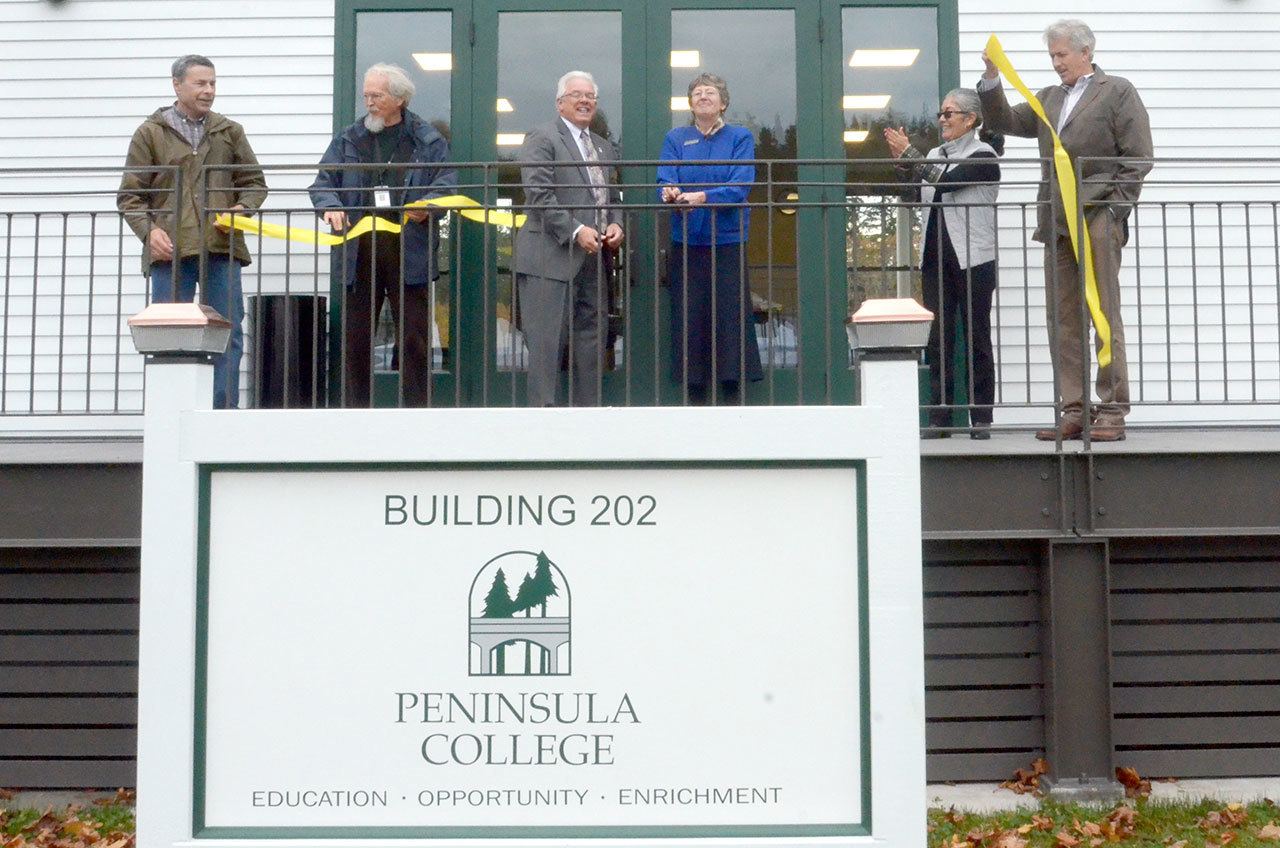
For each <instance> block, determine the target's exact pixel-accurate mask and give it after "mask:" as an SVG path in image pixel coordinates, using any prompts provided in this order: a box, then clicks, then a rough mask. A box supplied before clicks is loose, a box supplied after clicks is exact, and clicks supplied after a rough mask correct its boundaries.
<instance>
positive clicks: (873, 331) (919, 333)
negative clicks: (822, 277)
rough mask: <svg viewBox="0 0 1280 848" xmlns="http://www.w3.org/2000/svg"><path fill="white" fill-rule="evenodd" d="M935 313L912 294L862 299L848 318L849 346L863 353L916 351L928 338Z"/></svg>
mask: <svg viewBox="0 0 1280 848" xmlns="http://www.w3.org/2000/svg"><path fill="white" fill-rule="evenodd" d="M932 322H933V313H932V312H930V311H929V310H927V309H925V308H924V307H923V306H921V305H920V304H918V303H916V302H915V301H914V300H912V299H911V298H909V297H897V298H876V299H873V300H867V301H865V302H863V304H862V306H860V307H859V308H858V311H857V312H855V313H853V315H852V316H851V317H850V318H849V323H848V325H847V326H848V330H849V346H850V347H852V348H854V349H855V350H857V351H860V352H861V353H869V352H872V351H914V350H917V349H919V348H923V347H924V346H925V343H926V342H928V340H929V326H930V324H932Z"/></svg>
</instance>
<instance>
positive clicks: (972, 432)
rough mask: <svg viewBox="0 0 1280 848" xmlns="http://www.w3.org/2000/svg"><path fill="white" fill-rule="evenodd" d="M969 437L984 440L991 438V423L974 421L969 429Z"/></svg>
mask: <svg viewBox="0 0 1280 848" xmlns="http://www.w3.org/2000/svg"><path fill="white" fill-rule="evenodd" d="M969 438H971V439H978V440H986V439H989V438H991V425H990V424H987V423H986V422H982V421H975V422H974V423H973V427H971V428H970V429H969Z"/></svg>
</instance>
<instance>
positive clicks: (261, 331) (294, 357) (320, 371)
mask: <svg viewBox="0 0 1280 848" xmlns="http://www.w3.org/2000/svg"><path fill="white" fill-rule="evenodd" d="M248 306H249V309H248V312H249V321H250V326H251V328H252V332H253V335H252V339H253V350H252V359H251V370H252V372H253V391H252V394H251V396H252V399H253V405H254V407H256V408H258V409H286V408H287V409H298V408H311V407H323V406H325V405H326V403H325V397H326V386H325V378H326V373H327V369H326V361H327V359H326V357H327V349H326V341H327V339H328V326H329V318H328V314H327V306H328V299H327V298H325V297H324V296H322V295H310V294H260V295H251V296H250V297H249V304H248Z"/></svg>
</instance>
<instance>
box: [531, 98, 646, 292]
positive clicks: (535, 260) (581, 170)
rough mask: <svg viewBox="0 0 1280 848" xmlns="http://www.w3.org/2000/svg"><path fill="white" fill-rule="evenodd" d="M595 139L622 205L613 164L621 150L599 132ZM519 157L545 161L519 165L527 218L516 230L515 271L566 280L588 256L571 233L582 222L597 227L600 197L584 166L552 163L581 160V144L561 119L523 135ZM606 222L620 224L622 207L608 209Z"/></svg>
mask: <svg viewBox="0 0 1280 848" xmlns="http://www.w3.org/2000/svg"><path fill="white" fill-rule="evenodd" d="M591 143H592V144H594V145H595V146H596V152H597V155H598V156H599V157H600V161H601V163H602V164H601V167H602V168H604V171H605V178H606V179H607V180H608V182H609V202H610V204H618V203H620V202H621V200H622V196H621V195H620V194H619V192H618V187H617V185H616V178H615V168H614V166H613V165H612V164H610V163H612V162H613V161H615V160H617V158H618V157H617V154H616V153H615V151H614V149H613V145H612V144H610V143H609V142H608V141H606V140H605V139H604V138H601V137H600V136H598V135H596V134H595V133H592V134H591ZM520 160H521V161H523V162H538V163H542V162H545V163H547V164H545V165H543V164H535V165H526V166H525V167H522V168H521V169H520V179H521V181H522V182H523V183H524V196H525V203H526V204H527V206H526V209H525V212H526V213H527V215H528V219H527V220H526V221H525V224H524V226H523V227H521V228H520V229H519V230H517V231H516V242H515V257H514V259H515V270H516V273H519V274H529V275H531V276H536V277H545V278H547V279H550V280H564V281H566V282H568V281H569V280H572V279H573V278H574V277H575V276H576V275H577V273H578V269H579V268H581V267H582V262H583V260H584V259H585V258H586V254H585V253H584V252H583V251H582V250H581V249H580V248H579V247H578V246H577V244H576V243H575V242H574V239H573V231H574V230H575V229H577V228H578V225H579V224H585V225H587V226H595V212H594V210H595V202H596V201H595V197H594V196H593V195H592V193H591V178H590V177H589V176H587V169H586V167H576V168H575V167H570V166H569V165H559V166H556V165H554V164H553V163H559V162H564V163H579V164H582V163H583V161H584V160H583V158H582V153H581V152H579V150H578V142H577V141H576V140H575V139H574V138H573V136H572V135H570V133H569V128H568V127H567V126H565V123H564V121H562V120H561V119H560V118H558V117H557V118H556V119H555V120H554V121H552V122H551V123H548V124H543V125H541V126H538V127H535V128H534V129H532V130H530V131H529V133H528V134H526V135H525V138H524V144H523V145H521V147H520ZM608 222H609V223H610V224H618V225H619V226H621V224H622V210H621V209H618V208H617V206H616V205H615V206H613V207H612V208H610V209H609V211H608Z"/></svg>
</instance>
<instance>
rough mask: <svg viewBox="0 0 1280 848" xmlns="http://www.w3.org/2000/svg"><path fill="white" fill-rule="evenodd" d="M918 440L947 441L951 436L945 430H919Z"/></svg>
mask: <svg viewBox="0 0 1280 848" xmlns="http://www.w3.org/2000/svg"><path fill="white" fill-rule="evenodd" d="M920 438H922V439H949V438H951V434H950V433H948V432H947V431H946V430H932V429H930V430H921V431H920Z"/></svg>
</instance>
